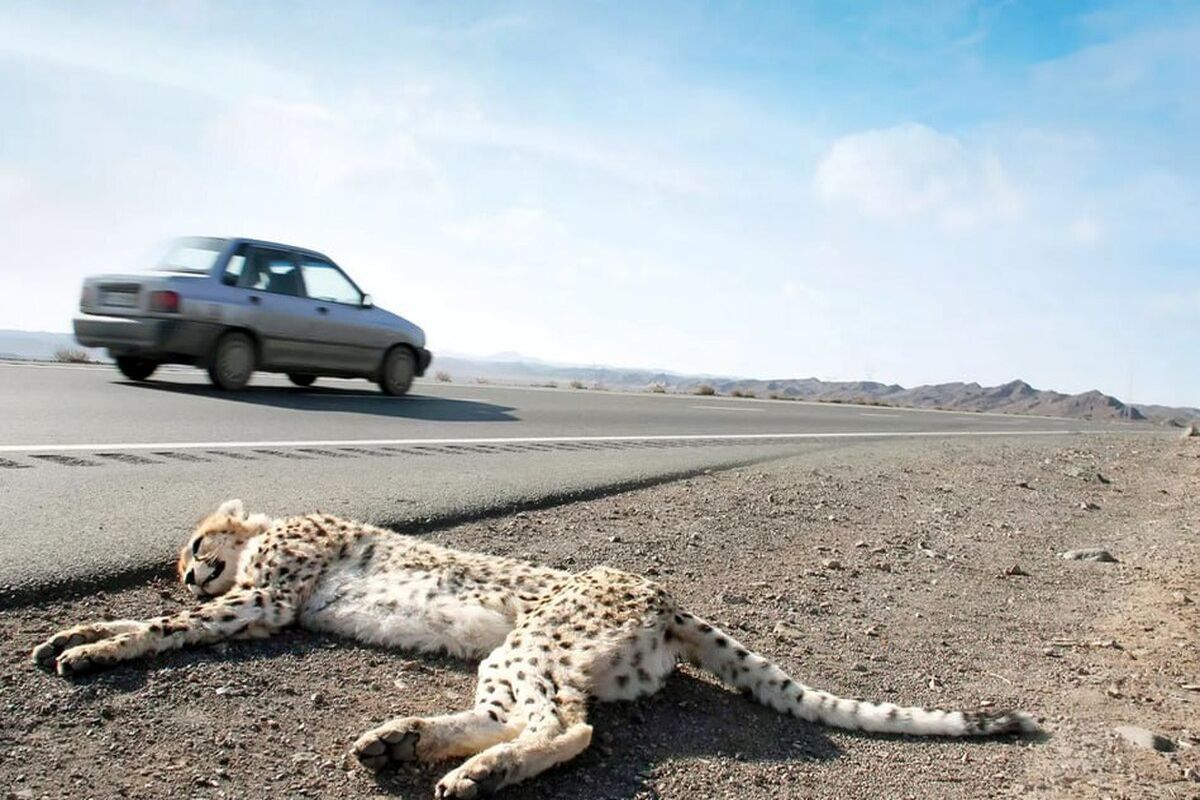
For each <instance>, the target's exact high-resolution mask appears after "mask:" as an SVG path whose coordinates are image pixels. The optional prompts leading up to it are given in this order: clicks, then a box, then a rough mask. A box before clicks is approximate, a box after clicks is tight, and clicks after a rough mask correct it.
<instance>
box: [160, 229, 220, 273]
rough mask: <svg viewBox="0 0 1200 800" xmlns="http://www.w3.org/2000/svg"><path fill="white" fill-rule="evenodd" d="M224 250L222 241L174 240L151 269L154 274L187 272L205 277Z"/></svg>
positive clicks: (202, 239) (200, 239)
mask: <svg viewBox="0 0 1200 800" xmlns="http://www.w3.org/2000/svg"><path fill="white" fill-rule="evenodd" d="M224 248H225V240H224V239H212V238H208V237H192V238H187V239H176V240H175V241H173V242H171V244H170V246H169V247H168V248H167V253H166V255H165V256H163V257H162V258H161V259H159V262H158V264H157V265H156V266H155V267H154V268H153V269H154V271H156V272H187V273H191V274H194V275H207V274H208V272H209V271H210V270H211V269H212V266H213V264H214V263H215V262H216V260H217V256H218V255H220V254H221V251H222V250H223V249H224Z"/></svg>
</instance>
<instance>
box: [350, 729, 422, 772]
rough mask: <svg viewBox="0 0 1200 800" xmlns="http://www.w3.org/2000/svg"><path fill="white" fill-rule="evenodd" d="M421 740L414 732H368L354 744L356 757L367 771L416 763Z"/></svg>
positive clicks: (403, 730)
mask: <svg viewBox="0 0 1200 800" xmlns="http://www.w3.org/2000/svg"><path fill="white" fill-rule="evenodd" d="M420 738H421V734H419V733H417V732H416V731H414V730H405V729H399V730H396V729H393V730H373V731H367V732H366V733H364V734H363V735H362V736H360V737H359V739H358V741H357V742H355V743H354V757H355V758H357V759H358V763H360V764H362V765H363V767H365V768H366V769H369V770H370V771H371V772H379V771H380V770H382V769H384V768H386V767H387V766H389V765H391V764H396V763H400V762H405V761H416V760H417V741H418V740H419V739H420Z"/></svg>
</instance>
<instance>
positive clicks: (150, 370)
mask: <svg viewBox="0 0 1200 800" xmlns="http://www.w3.org/2000/svg"><path fill="white" fill-rule="evenodd" d="M117 369H119V370H121V374H122V375H124V376H125V377H126V378H129V380H131V381H144V380H146V379H147V378H149V377H150V376H151V375H153V374H154V370H156V369H158V363H157V362H154V361H149V360H147V359H145V358H134V357H133V356H118V357H117Z"/></svg>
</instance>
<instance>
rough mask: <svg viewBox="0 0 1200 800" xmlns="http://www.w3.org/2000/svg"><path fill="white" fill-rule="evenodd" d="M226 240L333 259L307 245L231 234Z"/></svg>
mask: <svg viewBox="0 0 1200 800" xmlns="http://www.w3.org/2000/svg"><path fill="white" fill-rule="evenodd" d="M214 238H219V237H214ZM225 240H226V241H227V242H229V243H230V244H231V245H239V244H250V245H254V246H255V247H273V248H275V249H277V250H290V251H291V252H293V253H304V254H305V255H310V256H316V257H317V258H323V259H325V260H326V261H333V259H332V258H330V257H329V256H327V255H325V254H324V253H322V252H321V251H319V250H310V249H309V248H307V247H297V246H296V245H294V244H283V243H282V242H268V241H266V240H264V239H249V238H247V237H245V236H230V237H225Z"/></svg>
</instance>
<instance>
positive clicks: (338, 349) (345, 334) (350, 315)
mask: <svg viewBox="0 0 1200 800" xmlns="http://www.w3.org/2000/svg"><path fill="white" fill-rule="evenodd" d="M297 258H298V259H299V262H300V271H301V274H302V275H303V276H304V286H305V290H306V292H307V293H308V298H309V300H310V301H312V302H313V303H315V310H316V314H317V316H316V323H315V324H316V335H317V336H318V338H319V339H320V340H321V349H322V351H323V352H325V353H327V354H328V355H329V357H331V358H332V359H334V360H335V362H336V363H337V364H338V365H340V368H341V370H343V371H349V372H354V373H357V374H369V373H371V372H373V371H374V370H375V369H376V368H377V367H378V366H379V364H380V363H381V361H382V359H383V352H384V349H385V348H386V347H387V344H388V343H387V342H385V341H384V339H385V337H384V336H383V334H382V331H380V330H379V329H377V328H376V327H375V326H374V325H373V324H372V314H371V309H370V308H366V307H364V306H363V304H362V300H363V294H362V292H361V291H359V289H358V287H357V286H355V285H354V282H353V281H351V280H350V279H349V278H348V277H347V276H346V274H345V273H344V272H342V271H341V269H339V268H338V267H337V265H335V264H334V263H333V262H331V261H328V260H326V259H323V258H320V257H318V256H315V255H307V254H304V253H300V254H298V256H297Z"/></svg>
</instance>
